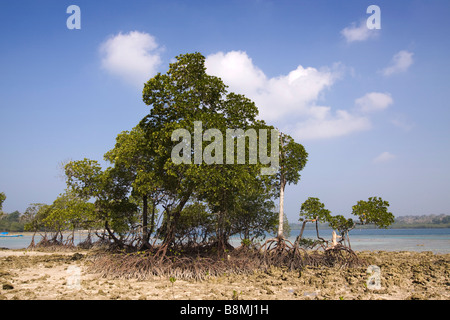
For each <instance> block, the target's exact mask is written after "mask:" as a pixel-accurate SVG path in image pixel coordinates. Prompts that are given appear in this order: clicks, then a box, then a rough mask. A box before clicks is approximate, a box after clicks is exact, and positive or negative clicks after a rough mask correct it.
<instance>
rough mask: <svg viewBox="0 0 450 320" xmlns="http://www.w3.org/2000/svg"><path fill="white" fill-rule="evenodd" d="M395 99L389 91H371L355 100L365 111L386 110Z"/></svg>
mask: <svg viewBox="0 0 450 320" xmlns="http://www.w3.org/2000/svg"><path fill="white" fill-rule="evenodd" d="M393 102H394V100H393V99H392V97H391V95H390V94H389V93H381V92H370V93H367V94H366V95H364V96H363V97H361V98H358V99H356V100H355V105H356V106H357V107H358V108H359V109H360V110H361V111H362V112H365V113H369V112H374V111H380V110H384V109H386V108H387V107H389V106H390V105H391V104H392V103H393Z"/></svg>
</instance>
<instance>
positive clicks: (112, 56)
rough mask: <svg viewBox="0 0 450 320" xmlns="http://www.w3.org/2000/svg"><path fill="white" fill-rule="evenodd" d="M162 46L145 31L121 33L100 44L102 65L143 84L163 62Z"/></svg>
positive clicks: (136, 83)
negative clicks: (161, 55)
mask: <svg viewBox="0 0 450 320" xmlns="http://www.w3.org/2000/svg"><path fill="white" fill-rule="evenodd" d="M160 52H161V48H159V46H158V44H157V43H156V40H155V38H154V37H153V36H152V35H150V34H148V33H144V32H139V31H131V32H129V33H126V34H122V33H119V34H117V35H115V36H113V37H111V38H109V39H107V40H106V41H105V42H103V43H102V44H101V46H100V53H101V56H102V60H101V63H102V67H103V68H104V69H105V70H107V71H109V72H110V73H112V74H114V75H116V76H119V77H121V78H123V79H124V80H125V81H127V82H129V83H131V84H133V85H136V86H143V84H144V82H146V81H147V80H148V79H150V78H151V77H153V76H154V75H155V74H156V71H157V68H158V66H159V65H160V64H161V57H160Z"/></svg>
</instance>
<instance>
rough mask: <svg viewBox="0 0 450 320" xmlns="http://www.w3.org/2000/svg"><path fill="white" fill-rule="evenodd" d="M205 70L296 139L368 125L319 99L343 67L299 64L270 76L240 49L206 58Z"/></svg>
mask: <svg viewBox="0 0 450 320" xmlns="http://www.w3.org/2000/svg"><path fill="white" fill-rule="evenodd" d="M206 68H207V72H208V73H209V74H211V75H215V76H218V77H220V78H222V80H223V81H224V83H225V84H226V85H228V86H229V90H230V91H232V92H236V93H241V94H244V95H245V96H247V97H248V98H250V99H251V100H253V101H254V102H255V103H256V105H257V106H258V108H259V112H260V118H262V119H264V120H266V121H268V122H269V123H271V124H274V122H275V123H276V124H279V125H280V126H281V127H283V129H287V130H288V131H286V132H288V133H289V134H291V135H292V136H293V137H294V138H298V139H299V140H305V139H326V138H332V137H338V136H343V135H347V134H350V133H353V132H356V131H361V130H367V129H369V128H370V121H369V119H368V118H367V117H364V116H361V115H354V114H351V113H349V112H348V111H345V110H336V111H334V112H333V111H332V110H331V108H330V107H328V106H321V105H319V104H318V101H319V100H320V99H321V96H322V95H323V93H324V91H325V90H326V89H328V88H330V87H331V86H332V85H333V84H334V82H335V81H336V80H337V79H339V78H340V76H341V73H342V70H341V69H342V68H341V66H339V65H335V66H334V67H333V68H331V69H330V68H325V69H321V70H319V69H316V68H312V67H303V66H301V65H299V66H298V67H297V68H296V69H295V70H292V71H290V72H289V73H288V74H286V75H280V76H278V77H273V78H269V77H267V76H266V75H265V74H264V72H263V71H262V70H261V69H259V68H258V67H257V66H255V65H254V64H253V61H252V60H251V58H250V57H249V56H248V55H247V54H246V53H245V52H242V51H231V52H228V53H223V52H218V53H216V54H212V55H209V56H208V57H206Z"/></svg>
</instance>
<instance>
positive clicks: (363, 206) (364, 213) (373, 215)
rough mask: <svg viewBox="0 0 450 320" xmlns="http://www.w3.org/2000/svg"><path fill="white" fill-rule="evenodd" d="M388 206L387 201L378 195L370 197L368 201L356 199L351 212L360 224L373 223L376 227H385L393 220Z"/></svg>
mask: <svg viewBox="0 0 450 320" xmlns="http://www.w3.org/2000/svg"><path fill="white" fill-rule="evenodd" d="M388 207H389V202H387V201H384V200H383V199H381V198H380V197H371V198H369V200H368V201H363V200H361V201H358V203H357V204H356V205H354V206H353V207H352V214H353V215H355V216H357V217H359V223H360V224H363V225H364V224H374V225H375V226H376V227H378V228H387V227H389V226H390V225H391V224H393V223H394V221H395V219H394V215H393V214H392V213H391V212H389V211H388Z"/></svg>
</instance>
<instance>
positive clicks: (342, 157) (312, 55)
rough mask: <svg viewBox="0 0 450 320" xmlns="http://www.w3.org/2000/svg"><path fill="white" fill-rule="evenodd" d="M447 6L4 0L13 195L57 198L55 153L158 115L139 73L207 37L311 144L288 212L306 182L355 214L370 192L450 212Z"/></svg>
mask: <svg viewBox="0 0 450 320" xmlns="http://www.w3.org/2000/svg"><path fill="white" fill-rule="evenodd" d="M72 4H75V5H78V6H79V7H80V9H81V29H80V30H69V29H68V28H67V26H66V20H67V19H68V18H69V17H70V14H68V13H66V9H67V7H68V6H69V5H72ZM372 4H375V5H377V6H378V7H379V8H380V9H381V16H380V17H381V29H380V30H369V29H368V28H367V26H366V20H367V19H368V18H369V17H370V14H367V13H366V9H367V7H368V6H369V5H372ZM449 16H450V2H449V1H447V0H441V1H437V0H422V1H419V0H416V1H412V0H411V1H410V0H407V1H381V0H380V1H379V0H377V1H363V0H355V1H331V0H327V1H325V0H319V1H312V0H310V1H262V0H260V1H250V0H247V1H133V0H132V1H81V0H71V1H61V0H58V1H56V0H54V1H25V0H24V1H2V2H1V4H0V43H1V47H0V48H1V49H0V96H1V99H0V137H1V144H0V192H5V193H6V195H7V200H6V202H5V203H4V206H3V209H4V211H5V212H12V211H14V210H19V211H21V212H23V211H24V210H25V209H26V208H27V207H28V205H29V204H30V203H35V202H40V203H52V202H53V200H54V199H55V198H56V197H57V196H58V194H59V193H62V192H63V191H64V188H65V183H64V181H63V179H62V178H61V177H60V175H61V170H60V168H59V163H60V162H62V161H66V160H69V159H72V160H78V159H82V158H84V157H87V158H91V159H96V160H102V159H103V154H104V153H105V152H106V151H108V150H110V149H111V148H112V147H113V146H114V142H115V137H116V135H117V134H118V133H120V132H121V131H123V130H129V129H131V128H132V127H133V126H135V125H136V124H137V122H138V121H139V120H140V119H141V118H142V117H143V116H144V115H146V114H147V112H148V108H147V106H146V105H145V104H144V103H143V102H142V99H141V92H142V87H143V82H144V81H146V80H148V79H149V78H151V77H152V76H153V75H154V74H155V72H163V73H164V72H166V71H167V69H168V64H169V63H170V62H171V61H173V59H174V57H175V56H176V55H178V54H181V53H188V52H196V51H198V52H201V53H202V54H203V55H205V57H206V58H207V59H206V60H207V70H208V72H209V73H211V74H214V75H217V76H220V77H221V78H222V79H223V80H224V81H225V83H226V84H228V85H229V86H230V90H232V91H237V92H239V93H243V94H246V95H247V96H248V97H249V98H251V99H252V100H254V101H255V102H256V103H257V104H258V106H259V108H260V116H261V117H262V118H263V119H265V120H266V121H267V122H268V123H270V124H274V125H276V126H278V127H279V128H281V129H282V130H283V131H285V132H286V133H288V134H290V135H292V136H293V137H294V138H295V139H296V140H297V141H298V142H300V143H302V144H303V145H304V146H305V148H306V149H307V151H308V152H309V155H310V156H309V162H308V164H307V166H306V167H305V169H304V171H303V172H302V180H301V182H300V183H299V184H298V185H296V186H293V185H290V186H287V188H286V199H285V205H286V209H285V211H286V212H287V214H288V218H289V220H291V221H296V220H297V218H298V211H299V207H300V205H301V203H302V202H303V201H304V200H306V199H307V198H308V197H310V196H314V197H318V198H320V199H321V200H322V201H323V202H324V203H325V204H326V206H327V207H328V208H329V209H330V210H331V211H332V212H333V214H344V215H345V216H349V213H350V211H351V206H352V205H353V204H355V203H356V202H357V201H358V200H361V199H367V198H368V197H370V196H381V197H382V198H383V199H385V200H388V201H389V202H390V204H391V206H390V209H391V211H392V212H393V213H394V215H406V214H413V215H419V214H428V213H435V214H440V213H446V214H450V211H449V207H450V197H449V191H450V170H449V164H448V163H449V159H450V152H449V149H450V148H449V146H450V134H449V133H450V129H449V126H448V124H449V120H450V111H449V103H448V101H449V100H450V99H449V98H450V90H449V89H450V88H449V84H450V62H449V59H448V56H449V53H450V50H449V49H450V37H449V36H448V30H450V21H449V19H448V17H449Z"/></svg>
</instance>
